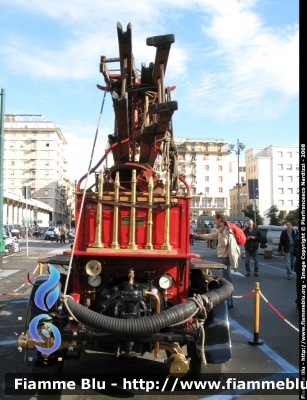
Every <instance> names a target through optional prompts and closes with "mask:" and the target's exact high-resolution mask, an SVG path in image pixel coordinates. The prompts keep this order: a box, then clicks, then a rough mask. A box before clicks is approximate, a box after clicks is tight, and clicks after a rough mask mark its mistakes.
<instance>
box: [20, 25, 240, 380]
mask: <svg viewBox="0 0 307 400" xmlns="http://www.w3.org/2000/svg"><path fill="white" fill-rule="evenodd" d="M117 33H118V43H119V56H118V57H117V58H107V57H105V56H102V57H101V62H100V72H101V73H102V74H103V77H104V80H105V86H101V85H98V87H99V89H101V90H104V91H106V92H109V93H110V95H111V98H112V102H113V108H114V114H115V123H114V134H113V135H110V136H109V148H108V151H107V152H106V153H105V154H103V155H102V158H101V160H100V161H99V162H98V164H97V165H96V166H95V167H94V168H91V169H90V170H89V171H88V173H87V174H85V175H84V176H83V177H82V178H81V179H80V181H79V183H78V185H77V193H76V222H77V229H76V238H75V242H74V244H73V248H72V249H71V251H65V252H64V254H63V255H62V256H57V257H53V258H41V259H40V260H39V262H40V263H49V264H51V265H52V266H53V267H52V268H51V267H49V270H50V273H51V275H52V274H53V273H54V266H58V265H62V266H64V267H65V268H66V271H65V272H61V273H60V275H59V283H58V287H59V291H60V292H61V294H60V295H59V297H58V299H57V301H56V302H55V304H54V305H52V306H50V307H49V308H48V307H47V314H48V315H49V317H50V318H47V319H46V317H45V318H42V319H41V320H40V321H39V323H38V325H37V331H38V334H39V336H40V337H41V339H42V340H41V342H39V341H37V340H36V339H34V338H33V337H32V336H31V334H30V332H29V324H30V323H31V321H32V320H33V319H34V318H35V317H38V315H40V313H41V310H39V309H38V307H37V306H36V304H35V299H36V297H35V296H36V293H37V291H38V290H39V289H38V288H39V287H40V286H41V285H43V284H44V283H45V282H47V281H48V279H49V277H50V275H40V276H39V277H38V278H37V280H36V281H35V285H34V286H33V291H32V294H31V298H30V302H29V308H28V316H27V326H26V332H25V334H24V335H21V336H20V338H19V341H18V343H19V345H20V346H21V347H22V348H24V349H26V352H27V354H30V355H31V357H27V364H28V365H30V366H31V367H32V368H34V370H39V371H40V370H41V369H46V368H57V367H58V366H59V362H58V361H57V360H58V358H59V357H61V359H62V358H64V359H65V357H69V356H70V351H67V349H68V348H69V347H73V348H74V351H75V352H77V353H78V352H79V351H80V349H81V348H83V347H84V346H85V343H92V342H100V343H101V344H102V346H104V345H105V347H106V348H107V349H108V351H112V352H113V353H114V355H115V356H117V357H136V356H139V355H143V354H144V353H145V352H152V351H154V354H155V357H158V356H159V352H160V350H165V351H166V355H167V363H168V365H169V368H170V372H171V374H172V375H174V376H177V377H180V376H183V375H184V374H186V373H187V372H188V370H189V369H192V370H194V371H198V372H200V371H203V372H204V371H205V367H206V364H207V363H208V364H221V363H224V362H226V361H228V360H229V359H230V358H231V350H230V336H229V324H228V314H227V307H226V305H225V300H227V299H228V298H229V297H230V296H231V294H232V291H233V287H232V285H231V284H230V283H229V282H227V281H226V280H224V279H222V278H221V277H220V276H217V277H214V276H213V275H211V274H209V271H210V269H211V270H213V269H214V268H216V270H218V269H222V268H223V266H222V265H217V264H213V263H208V262H205V261H201V260H197V259H199V255H197V254H193V253H190V241H189V227H190V199H191V198H190V196H189V187H188V185H187V184H186V182H185V180H184V179H183V178H182V177H180V176H178V166H177V148H176V145H175V140H174V133H173V126H172V116H173V114H174V112H175V111H176V110H177V109H178V106H177V102H176V101H172V100H171V92H172V91H173V90H174V89H175V87H174V86H172V87H169V86H166V85H165V73H166V66H167V63H168V58H169V53H170V49H171V45H172V44H173V43H174V42H175V37H174V35H172V34H171V35H163V36H155V37H151V38H148V39H147V45H148V46H152V47H155V48H156V55H155V62H154V63H150V64H149V66H148V67H146V66H145V65H144V64H142V67H141V70H140V71H139V70H138V69H137V68H136V66H135V60H134V57H133V54H132V31H131V25H130V24H129V25H128V26H127V30H126V31H123V29H122V26H121V24H120V23H118V24H117ZM114 63H117V64H119V71H115V72H114V71H113V70H111V68H110V69H109V65H110V64H113V65H114ZM109 153H112V155H113V160H114V163H113V165H112V166H111V167H110V168H104V169H103V170H99V167H100V165H101V164H102V163H103V161H104V160H105V159H106V157H108V154H109ZM157 161H158V162H159V163H160V164H161V166H162V173H163V176H162V175H161V176H158V174H157V172H156V171H155V165H156V163H157ZM90 175H91V176H93V177H94V183H93V185H92V186H90V187H88V186H86V184H87V181H88V177H89V176H90ZM178 180H181V181H182V182H183V183H184V184H185V185H186V187H187V193H188V194H187V195H180V194H178ZM82 185H84V187H83V189H82V188H81V186H82ZM191 260H192V262H191ZM49 290H50V288H49ZM47 320H48V322H49V323H51V324H53V325H54V326H55V327H56V328H57V329H58V331H59V332H60V337H61V344H60V345H59V347H58V349H57V350H56V351H54V352H53V353H51V354H49V355H48V354H44V351H42V350H41V351H38V350H37V347H36V346H37V345H39V346H40V347H41V348H45V349H47V348H50V347H52V345H53V344H54V341H55V340H54V338H53V336H52V334H50V338H49V341H46V340H45V335H44V333H43V331H44V329H46V321H47ZM205 332H206V335H205ZM205 336H206V339H205ZM42 342H43V344H42ZM183 346H187V352H186V353H187V355H185V353H184V351H183V349H182V348H183ZM29 359H31V361H29Z"/></svg>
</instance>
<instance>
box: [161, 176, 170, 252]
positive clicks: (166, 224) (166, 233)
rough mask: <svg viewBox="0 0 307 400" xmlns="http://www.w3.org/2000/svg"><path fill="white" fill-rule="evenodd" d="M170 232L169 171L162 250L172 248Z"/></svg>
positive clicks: (166, 178)
mask: <svg viewBox="0 0 307 400" xmlns="http://www.w3.org/2000/svg"><path fill="white" fill-rule="evenodd" d="M169 232H170V182H169V171H168V172H167V173H166V177H165V218H164V242H163V245H162V246H161V247H160V248H161V250H171V249H172V246H171V245H170V243H169V241H170V239H169Z"/></svg>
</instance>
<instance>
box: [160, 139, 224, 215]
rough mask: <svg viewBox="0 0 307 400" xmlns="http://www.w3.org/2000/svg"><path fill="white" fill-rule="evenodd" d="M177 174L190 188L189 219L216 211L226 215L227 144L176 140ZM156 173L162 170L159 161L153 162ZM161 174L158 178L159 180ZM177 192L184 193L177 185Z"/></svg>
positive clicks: (216, 140)
mask: <svg viewBox="0 0 307 400" xmlns="http://www.w3.org/2000/svg"><path fill="white" fill-rule="evenodd" d="M175 143H176V145H177V148H178V154H179V159H178V163H179V165H178V167H179V174H180V175H181V176H182V177H183V178H184V180H185V181H186V182H187V183H188V185H189V187H190V195H191V196H192V200H191V216H192V217H194V218H196V217H197V215H199V214H203V213H206V214H208V215H213V214H214V213H215V212H216V211H220V212H224V213H226V214H228V211H229V209H230V207H229V188H230V181H229V152H228V151H226V145H227V144H228V142H226V141H224V140H223V139H203V140H200V139H185V138H180V137H176V138H175ZM154 168H155V170H156V172H158V173H159V172H160V171H161V165H160V159H159V158H158V159H157V160H156V163H155V167H154ZM162 175H163V174H162V173H161V177H162ZM179 193H180V194H182V195H184V194H187V193H186V186H185V185H184V183H183V182H180V189H179Z"/></svg>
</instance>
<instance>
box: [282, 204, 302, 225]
mask: <svg viewBox="0 0 307 400" xmlns="http://www.w3.org/2000/svg"><path fill="white" fill-rule="evenodd" d="M288 220H289V221H291V222H292V225H293V226H299V224H300V209H299V208H297V209H296V210H292V211H290V212H289V213H288V214H287V215H286V218H285V219H284V220H283V223H284V224H285V223H286V221H288Z"/></svg>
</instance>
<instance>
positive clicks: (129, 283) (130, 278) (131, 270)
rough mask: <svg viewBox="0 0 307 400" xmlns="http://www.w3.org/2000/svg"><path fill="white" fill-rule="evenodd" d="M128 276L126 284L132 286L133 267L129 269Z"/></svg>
mask: <svg viewBox="0 0 307 400" xmlns="http://www.w3.org/2000/svg"><path fill="white" fill-rule="evenodd" d="M128 278H129V281H128V286H129V287H131V288H132V287H133V284H134V271H133V269H129V273H128Z"/></svg>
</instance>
